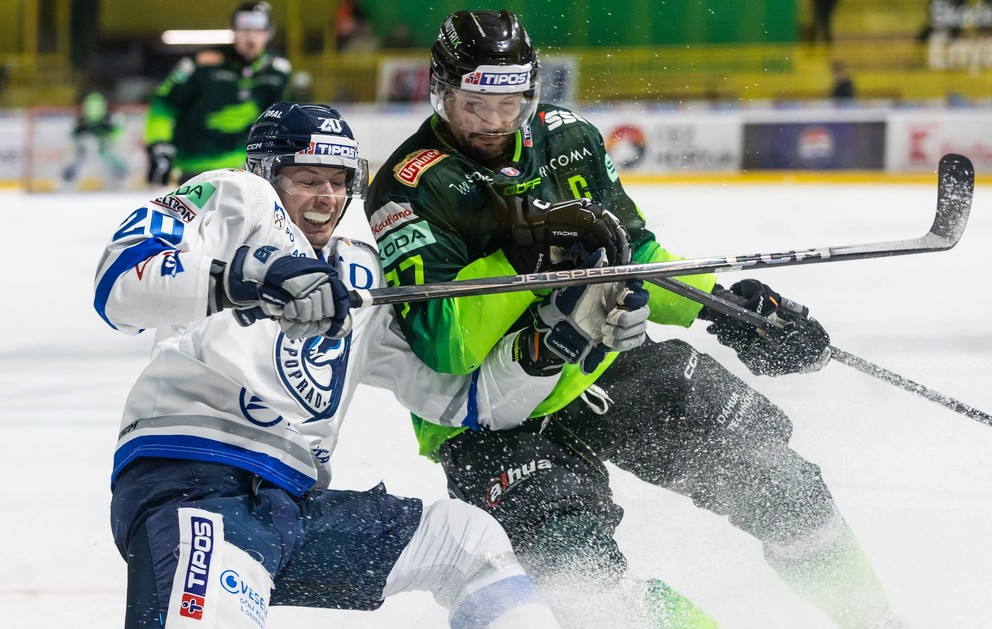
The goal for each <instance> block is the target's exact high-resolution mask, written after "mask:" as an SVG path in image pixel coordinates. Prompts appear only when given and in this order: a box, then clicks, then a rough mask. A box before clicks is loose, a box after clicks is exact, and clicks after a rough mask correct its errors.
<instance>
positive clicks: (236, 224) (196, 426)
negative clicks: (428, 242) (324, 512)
mask: <svg viewBox="0 0 992 629" xmlns="http://www.w3.org/2000/svg"><path fill="white" fill-rule="evenodd" d="M351 211H353V212H355V211H361V210H360V209H357V210H356V209H355V208H351ZM244 244H248V245H262V244H268V245H273V246H276V247H278V248H280V249H286V250H292V251H293V252H294V255H301V256H309V257H315V253H314V251H313V250H312V248H311V247H310V244H309V243H308V242H307V240H306V238H304V237H303V235H302V233H300V232H299V231H298V230H297V229H296V226H295V225H294V224H293V223H292V221H291V220H290V218H289V215H288V214H287V213H286V211H285V210H284V209H283V208H282V206H281V205H280V203H279V198H278V196H277V195H276V193H275V191H274V190H273V189H272V187H271V186H270V185H269V184H268V182H266V181H265V180H264V179H262V178H260V177H257V176H255V175H252V174H249V173H247V172H244V171H240V170H218V171H211V172H208V173H204V174H202V175H199V176H197V177H195V178H193V179H191V180H190V181H189V182H187V183H186V184H185V185H183V186H182V187H181V188H179V189H178V190H175V191H173V192H171V193H169V194H167V195H165V196H162V197H159V198H156V199H152V200H150V201H149V202H148V203H146V204H145V205H144V206H142V207H141V208H139V209H137V210H135V211H134V212H132V213H131V215H130V216H128V218H127V219H125V221H124V222H123V223H122V224H121V225H120V227H119V228H118V229H117V231H116V232H115V233H114V235H113V237H112V238H111V240H110V243H109V244H108V245H107V248H106V250H105V252H104V254H103V257H102V259H101V260H100V263H99V266H98V269H97V274H96V279H95V289H96V291H95V292H96V296H95V300H94V306H95V308H96V310H97V312H98V313H99V314H100V316H101V317H102V318H103V319H104V320H105V321H106V322H107V323H108V324H109V325H110V326H111V327H113V328H115V329H118V330H121V331H122V332H125V333H128V334H137V333H138V332H141V331H142V330H143V329H147V328H157V332H156V338H155V345H154V348H153V350H152V356H151V361H150V363H149V365H148V366H147V367H146V368H145V369H144V371H143V372H142V373H141V374H140V375H139V377H138V380H137V382H136V383H135V384H134V386H133V388H132V389H131V392H130V394H129V396H128V399H127V402H126V405H125V409H124V416H123V419H122V422H121V430H120V434H119V438H118V444H117V450H116V452H115V455H114V469H113V473H112V477H111V483H112V484H113V482H114V480H115V479H116V477H117V475H118V474H119V472H120V471H121V470H122V469H123V468H124V467H125V466H126V465H127V464H128V463H130V462H131V461H132V460H134V459H135V458H137V457H142V456H156V457H168V458H183V459H193V460H204V461H211V462H219V463H226V464H229V465H233V466H236V467H239V468H242V469H246V470H249V471H251V472H253V473H255V474H257V475H259V476H261V477H263V478H265V479H267V480H269V481H270V482H272V483H274V484H276V485H278V486H280V487H282V488H284V489H286V490H287V491H290V492H292V493H294V494H296V495H300V494H302V493H304V492H305V491H307V490H309V489H310V488H311V487H313V486H314V485H315V484H317V485H318V486H321V487H325V486H327V483H328V482H329V481H330V462H331V453H332V452H333V450H334V446H335V444H336V442H337V438H338V432H339V429H340V426H341V421H342V419H343V418H344V415H345V411H346V410H347V408H348V404H349V402H350V400H351V398H352V395H353V394H354V391H355V388H356V386H357V385H358V384H359V383H360V382H365V383H368V384H371V385H374V386H378V387H384V388H387V389H390V390H392V391H393V392H394V394H395V395H396V397H397V399H398V400H399V401H400V403H401V404H403V405H404V406H405V407H407V408H408V409H410V410H411V411H413V412H414V413H416V414H417V415H418V416H420V417H422V418H424V419H426V420H428V421H434V422H437V423H440V424H444V425H448V426H469V427H472V428H476V427H479V426H485V427H490V428H505V427H509V426H513V425H516V424H517V423H519V422H521V421H523V420H524V419H526V417H527V415H528V414H529V413H530V411H531V410H533V409H534V408H535V407H536V406H537V404H538V403H539V402H540V401H541V400H542V399H544V397H546V396H547V395H548V394H549V393H550V391H551V389H552V388H553V387H554V384H555V380H556V378H533V377H530V376H527V375H526V374H525V373H524V372H523V370H522V369H521V368H520V366H519V365H518V364H517V363H514V362H513V361H512V358H511V356H510V343H509V339H504V343H503V344H502V345H501V346H500V347H499V348H498V351H496V352H494V353H493V354H492V355H491V356H490V357H489V358H487V360H486V363H485V364H484V365H483V366H482V367H481V368H480V369H479V370H478V371H477V372H475V373H473V374H471V375H469V376H454V375H450V374H439V373H436V372H434V371H433V370H431V369H430V368H429V367H427V366H426V365H424V364H423V363H422V362H420V360H419V359H418V358H417V357H416V356H415V355H414V354H413V352H412V350H410V348H409V346H408V345H407V343H406V340H405V339H404V338H403V336H402V333H401V332H400V331H399V326H398V324H397V323H396V322H395V321H394V316H395V314H394V310H393V308H391V307H371V308H365V309H361V310H353V311H352V317H353V329H352V332H351V333H350V334H349V335H348V336H347V337H345V338H343V339H329V338H324V337H322V336H316V337H311V338H307V339H290V338H287V337H286V336H285V335H284V334H282V332H281V330H280V328H279V325H278V323H277V322H276V321H273V320H261V321H258V322H256V323H255V324H253V325H251V326H248V327H242V326H241V325H239V324H238V322H237V320H236V319H235V317H234V316H233V315H232V313H231V312H228V311H222V312H219V313H216V314H214V315H211V316H209V317H208V316H207V301H208V291H209V288H210V268H211V265H212V264H213V261H214V260H224V261H226V260H230V259H231V258H232V257H233V255H234V253H235V251H236V250H237V248H238V247H240V246H241V245H244ZM320 253H321V256H323V258H324V259H325V260H329V261H334V262H335V263H336V267H337V269H338V274H339V276H340V278H341V280H342V281H343V282H345V284H347V285H349V287H350V288H352V289H368V288H375V287H378V286H381V285H382V284H383V278H382V271H381V267H380V265H379V258H378V254H377V252H376V251H375V250H374V249H373V248H372V247H371V246H370V245H368V244H365V243H363V242H359V241H355V240H350V239H347V238H342V237H339V236H338V235H337V234H335V238H333V239H332V240H331V242H330V243H329V244H328V245H327V247H325V248H324V250H323V251H322V252H320ZM397 420H398V422H400V423H399V424H398V426H399V425H403V426H405V425H406V418H405V417H404V418H397Z"/></svg>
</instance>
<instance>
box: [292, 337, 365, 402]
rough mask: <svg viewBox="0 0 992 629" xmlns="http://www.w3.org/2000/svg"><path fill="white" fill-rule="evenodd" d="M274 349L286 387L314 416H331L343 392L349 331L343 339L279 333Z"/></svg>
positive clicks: (349, 346)
mask: <svg viewBox="0 0 992 629" xmlns="http://www.w3.org/2000/svg"><path fill="white" fill-rule="evenodd" d="M275 352H276V365H277V370H278V372H279V378H280V379H281V380H282V383H283V386H284V387H285V388H286V391H287V392H289V393H290V395H292V396H293V398H294V399H295V400H296V401H297V402H298V403H299V404H300V406H302V407H303V408H305V409H306V411H307V412H308V413H310V414H311V415H313V419H314V420H318V419H325V418H327V417H332V416H333V415H334V413H335V412H336V411H337V410H338V405H339V404H340V403H341V395H342V393H344V386H345V375H346V374H347V371H348V355H349V354H350V352H351V335H350V334H349V335H348V336H346V337H345V338H343V339H331V338H324V337H323V336H312V337H310V338H306V339H289V338H286V336H285V335H282V334H280V335H279V340H278V341H277V342H276V348H275Z"/></svg>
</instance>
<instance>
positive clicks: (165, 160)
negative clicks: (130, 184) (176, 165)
mask: <svg viewBox="0 0 992 629" xmlns="http://www.w3.org/2000/svg"><path fill="white" fill-rule="evenodd" d="M145 150H146V151H147V152H148V175H147V177H146V178H147V180H148V184H149V185H152V186H164V185H166V184H168V183H169V175H170V174H171V173H172V162H173V161H175V159H176V147H175V146H173V145H171V144H169V143H168V142H154V143H152V144H149V145H148V146H147V147H145Z"/></svg>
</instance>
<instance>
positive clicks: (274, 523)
mask: <svg viewBox="0 0 992 629" xmlns="http://www.w3.org/2000/svg"><path fill="white" fill-rule="evenodd" d="M180 507H195V508H199V509H204V510H206V511H210V512H213V513H218V514H220V515H222V516H223V517H224V538H225V540H226V541H228V542H230V543H232V544H234V545H235V546H238V547H239V548H241V549H243V550H245V551H246V552H248V554H249V555H251V556H252V557H254V558H255V559H257V560H258V561H260V562H261V563H262V564H263V565H264V566H265V569H266V570H267V571H268V572H269V574H271V575H273V577H274V582H275V587H274V588H273V590H272V593H271V601H270V604H271V605H294V606H301V607H322V608H338V609H361V610H370V609H376V608H378V607H379V606H380V605H381V604H382V598H381V594H382V589H383V587H385V584H386V577H387V576H388V575H389V572H390V570H392V567H393V564H395V563H396V559H397V558H398V557H399V555H400V553H401V552H402V551H403V549H404V548H405V547H406V545H407V544H408V543H409V542H410V539H411V538H412V537H413V533H414V531H415V529H416V528H417V526H418V524H419V523H420V516H421V513H422V511H423V505H422V503H421V501H420V500H418V499H414V498H399V497H396V496H392V495H390V494H387V493H386V490H385V488H384V487H383V486H382V485H379V486H378V487H375V488H373V489H372V490H370V491H365V492H361V491H332V490H325V491H313V492H310V493H309V494H307V495H305V496H303V497H295V496H292V495H290V494H289V493H288V492H286V491H284V490H282V489H280V488H278V487H275V486H273V485H271V484H269V483H265V482H261V481H260V479H259V478H258V477H256V476H255V475H253V474H251V473H250V472H246V471H244V470H240V469H237V468H234V467H230V466H227V465H219V464H216V463H204V462H199V461H185V460H179V459H176V460H173V459H160V458H142V459H138V460H136V461H135V462H133V463H132V464H131V465H129V466H128V467H127V468H126V469H125V470H124V471H123V472H122V473H121V474H120V476H119V477H118V479H117V483H116V485H115V487H114V495H113V500H112V502H111V526H112V528H113V534H114V542H115V543H116V544H117V548H118V550H119V551H120V553H121V556H122V557H124V559H125V561H127V581H128V585H127V613H126V616H125V627H127V628H128V629H132V628H137V627H159V626H162V624H163V623H164V619H165V615H166V612H167V610H168V607H169V595H170V593H171V590H172V580H173V577H174V575H175V571H176V565H177V556H176V548H177V546H178V542H179V530H178V516H177V511H178V509H179V508H180Z"/></svg>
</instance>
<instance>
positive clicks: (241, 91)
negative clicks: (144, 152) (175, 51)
mask: <svg viewBox="0 0 992 629" xmlns="http://www.w3.org/2000/svg"><path fill="white" fill-rule="evenodd" d="M291 71H292V66H291V65H290V63H289V60H287V59H285V58H284V57H280V56H277V55H274V54H272V53H271V52H268V51H266V52H263V53H262V54H261V55H259V56H258V58H257V59H255V61H253V62H252V63H245V61H244V60H243V59H242V58H241V57H240V56H239V55H238V54H237V53H236V52H235V51H234V47H233V46H222V47H219V48H208V49H204V50H201V51H200V52H198V53H197V54H196V55H194V56H191V57H184V58H183V59H181V60H180V61H179V63H178V64H176V67H175V68H174V69H173V70H172V73H171V74H170V75H169V76H168V78H166V80H165V81H163V82H162V84H161V85H159V86H158V88H157V89H156V90H155V94H154V95H153V96H152V100H151V104H150V106H149V110H148V121H147V124H146V128H145V143H146V144H152V143H155V142H169V143H171V144H173V145H175V147H176V161H175V166H176V167H177V168H179V170H180V171H185V172H188V173H199V172H203V171H207V170H212V169H215V168H243V167H244V164H245V142H246V141H247V139H248V128H249V127H250V126H251V125H252V123H253V122H255V120H256V119H257V118H258V116H259V114H261V113H262V112H263V111H265V109H266V108H268V107H269V105H271V104H272V103H274V102H276V101H278V100H281V99H282V98H284V97H285V95H286V93H287V91H288V86H289V77H290V73H291Z"/></svg>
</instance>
